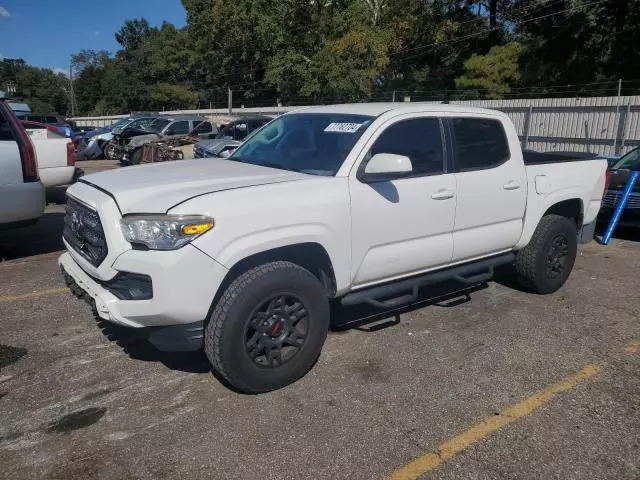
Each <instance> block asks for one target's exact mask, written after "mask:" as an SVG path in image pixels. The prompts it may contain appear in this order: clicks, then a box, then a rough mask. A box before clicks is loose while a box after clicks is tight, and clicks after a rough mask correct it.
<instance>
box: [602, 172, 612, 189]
mask: <svg viewBox="0 0 640 480" xmlns="http://www.w3.org/2000/svg"><path fill="white" fill-rule="evenodd" d="M612 175H613V172H612V171H611V167H607V171H606V172H605V173H604V193H607V190H609V185H611V177H612Z"/></svg>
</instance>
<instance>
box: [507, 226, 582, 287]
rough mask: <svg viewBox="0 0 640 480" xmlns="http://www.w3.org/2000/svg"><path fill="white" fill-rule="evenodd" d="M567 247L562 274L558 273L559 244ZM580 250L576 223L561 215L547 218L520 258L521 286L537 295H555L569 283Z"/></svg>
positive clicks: (518, 262)
mask: <svg viewBox="0 0 640 480" xmlns="http://www.w3.org/2000/svg"><path fill="white" fill-rule="evenodd" d="M558 241H559V242H560V243H561V244H562V245H563V249H564V247H566V255H565V257H564V260H563V262H564V263H563V266H562V269H561V271H559V272H554V271H553V269H552V268H551V267H550V263H554V260H553V249H554V245H555V243H557V242H558ZM577 250H578V239H577V227H576V224H575V222H574V221H573V220H572V219H570V218H567V217H562V216H560V215H545V216H544V217H542V219H541V220H540V223H539V224H538V227H537V228H536V230H535V232H534V233H533V236H532V237H531V241H530V242H529V245H527V246H526V247H525V248H523V249H522V250H520V251H519V252H518V253H517V256H516V264H515V267H516V274H517V280H518V283H519V285H520V286H521V287H522V288H523V289H525V290H527V291H530V292H533V293H552V292H555V291H556V290H558V289H560V287H562V285H564V283H565V282H566V281H567V278H569V275H570V274H571V270H572V269H573V265H574V263H575V260H576V253H577Z"/></svg>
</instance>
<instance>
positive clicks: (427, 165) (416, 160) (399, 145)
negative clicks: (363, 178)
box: [369, 118, 445, 175]
mask: <svg viewBox="0 0 640 480" xmlns="http://www.w3.org/2000/svg"><path fill="white" fill-rule="evenodd" d="M378 153H394V154H396V155H404V156H406V157H409V159H410V160H411V165H412V166H413V172H412V175H430V174H434V173H444V171H445V168H444V150H443V147H442V132H441V130H440V120H438V119H437V118H417V119H414V120H404V121H401V122H398V123H396V124H394V125H391V126H390V127H388V128H387V129H386V130H385V131H384V132H382V135H380V136H379V137H378V139H377V140H376V142H375V143H374V144H373V147H371V150H370V151H369V155H370V156H373V155H376V154H378Z"/></svg>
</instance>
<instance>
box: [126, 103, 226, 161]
mask: <svg viewBox="0 0 640 480" xmlns="http://www.w3.org/2000/svg"><path fill="white" fill-rule="evenodd" d="M126 133H127V134H128V136H129V137H128V138H127V139H125V140H124V141H123V142H122V143H121V146H122V148H123V150H124V155H123V157H122V160H121V161H122V163H125V164H131V165H138V164H139V163H141V162H142V153H143V149H142V147H144V145H146V144H148V143H152V142H158V141H169V140H177V139H179V138H181V137H187V136H191V137H195V138H198V139H208V138H213V137H215V135H216V134H217V133H218V127H217V126H216V125H215V124H214V123H213V122H210V121H209V120H207V119H206V118H203V117H198V116H194V115H179V116H171V117H168V116H167V117H158V118H156V119H155V120H154V121H153V122H152V123H151V124H150V125H149V126H148V127H147V128H146V129H144V130H137V131H133V130H131V129H130V130H129V131H128V132H126Z"/></svg>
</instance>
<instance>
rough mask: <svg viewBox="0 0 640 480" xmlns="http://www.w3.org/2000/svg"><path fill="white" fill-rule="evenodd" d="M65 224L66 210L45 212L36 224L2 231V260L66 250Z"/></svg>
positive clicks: (0, 245) (0, 235) (0, 249)
mask: <svg viewBox="0 0 640 480" xmlns="http://www.w3.org/2000/svg"><path fill="white" fill-rule="evenodd" d="M63 225H64V212H62V211H55V212H45V214H44V215H42V217H40V219H39V220H38V223H36V224H35V225H32V226H30V227H24V228H16V229H12V230H7V231H4V232H0V261H3V260H14V259H17V258H24V257H30V256H32V255H42V254H45V253H52V252H58V251H61V250H64V244H63V243H62V227H63Z"/></svg>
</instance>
